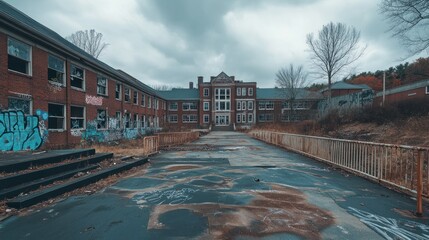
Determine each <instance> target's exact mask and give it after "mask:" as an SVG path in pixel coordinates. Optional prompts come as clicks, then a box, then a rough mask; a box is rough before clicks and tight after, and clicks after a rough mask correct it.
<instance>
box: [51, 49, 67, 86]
mask: <svg viewBox="0 0 429 240" xmlns="http://www.w3.org/2000/svg"><path fill="white" fill-rule="evenodd" d="M50 58H53V59H56V60H58V61H60V62H62V63H63V70H62V72H61V71H60V70H58V69H55V68H53V67H51V66H49V59H50ZM49 70H52V71H56V72H59V73H61V79H59V80H61V82H59V81H52V80H51V79H49ZM65 78H66V61H65V60H64V59H62V58H60V57H57V56H55V55H52V54H49V55H48V81H49V82H50V83H52V84H56V85H60V86H65V85H66V81H65Z"/></svg>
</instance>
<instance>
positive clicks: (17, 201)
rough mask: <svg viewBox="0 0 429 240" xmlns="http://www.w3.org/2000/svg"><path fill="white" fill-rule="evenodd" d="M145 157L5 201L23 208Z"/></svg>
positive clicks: (115, 171) (118, 169) (137, 163)
mask: <svg viewBox="0 0 429 240" xmlns="http://www.w3.org/2000/svg"><path fill="white" fill-rule="evenodd" d="M147 161H148V159H147V158H141V159H138V160H135V161H132V162H124V163H122V164H119V165H116V166H113V167H110V168H108V169H105V170H102V171H99V172H96V173H94V174H90V175H87V176H84V177H81V178H78V179H75V180H71V181H68V182H66V183H63V184H60V185H56V186H53V187H50V188H47V189H44V190H41V191H38V192H35V193H32V194H29V195H26V196H21V197H17V198H14V199H11V200H9V201H7V203H6V204H7V205H8V206H9V207H13V208H17V209H20V208H24V207H28V206H31V205H34V204H37V203H40V202H42V201H45V200H48V199H50V198H53V197H56V196H58V195H61V194H63V193H66V192H69V191H73V190H74V189H77V188H80V187H83V186H86V185H88V184H91V183H94V182H96V181H98V180H100V179H103V178H106V177H108V176H110V175H113V174H116V173H119V172H121V171H125V170H128V169H131V168H133V167H136V166H139V165H142V164H144V163H147Z"/></svg>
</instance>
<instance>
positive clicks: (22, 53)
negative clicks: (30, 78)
mask: <svg viewBox="0 0 429 240" xmlns="http://www.w3.org/2000/svg"><path fill="white" fill-rule="evenodd" d="M7 53H8V59H7V66H8V69H9V70H12V71H15V72H20V73H23V74H27V75H31V47H30V46H29V45H27V44H25V43H22V42H20V41H18V40H15V39H13V38H8V40H7Z"/></svg>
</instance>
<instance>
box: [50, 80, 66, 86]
mask: <svg viewBox="0 0 429 240" xmlns="http://www.w3.org/2000/svg"><path fill="white" fill-rule="evenodd" d="M48 81H49V83H50V84H52V85H55V86H58V87H66V85H65V84H63V83H59V82H54V81H51V80H48Z"/></svg>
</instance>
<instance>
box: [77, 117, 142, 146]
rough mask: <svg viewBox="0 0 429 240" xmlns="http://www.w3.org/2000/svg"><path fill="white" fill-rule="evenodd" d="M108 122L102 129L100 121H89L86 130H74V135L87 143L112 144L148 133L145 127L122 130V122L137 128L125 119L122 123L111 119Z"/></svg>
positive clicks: (119, 120)
mask: <svg viewBox="0 0 429 240" xmlns="http://www.w3.org/2000/svg"><path fill="white" fill-rule="evenodd" d="M107 122H108V125H107V128H100V126H104V125H100V123H99V121H98V120H92V121H88V122H87V123H86V129H84V130H83V129H79V130H75V131H74V130H73V129H72V130H71V131H72V135H73V136H76V137H78V136H80V137H82V139H83V140H85V141H87V142H111V141H117V140H121V139H128V140H130V139H136V138H137V137H139V136H141V135H145V134H146V132H147V131H146V129H145V128H143V127H141V128H137V127H133V128H127V127H124V128H121V126H120V123H121V122H122V123H124V125H125V124H127V125H128V124H129V126H136V124H134V123H133V122H132V120H127V119H126V118H125V117H124V118H122V121H121V119H117V118H109V119H108V121H107Z"/></svg>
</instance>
